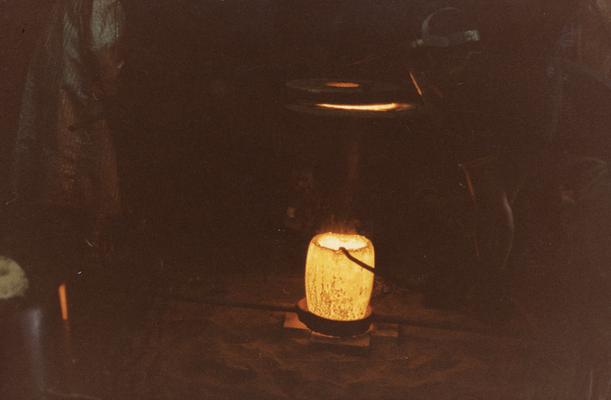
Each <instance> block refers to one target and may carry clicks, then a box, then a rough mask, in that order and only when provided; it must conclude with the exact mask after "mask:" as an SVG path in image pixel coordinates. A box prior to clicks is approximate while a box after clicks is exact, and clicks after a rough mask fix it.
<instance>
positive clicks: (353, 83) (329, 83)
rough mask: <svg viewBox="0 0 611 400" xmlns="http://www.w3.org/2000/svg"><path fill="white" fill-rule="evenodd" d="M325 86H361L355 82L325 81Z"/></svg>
mask: <svg viewBox="0 0 611 400" xmlns="http://www.w3.org/2000/svg"><path fill="white" fill-rule="evenodd" d="M325 86H328V87H332V88H341V89H356V88H359V87H361V85H360V84H358V83H356V82H327V83H325Z"/></svg>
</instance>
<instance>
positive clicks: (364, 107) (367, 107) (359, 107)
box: [316, 103, 412, 112]
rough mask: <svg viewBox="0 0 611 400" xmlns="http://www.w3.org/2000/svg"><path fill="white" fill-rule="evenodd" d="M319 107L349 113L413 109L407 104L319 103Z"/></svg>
mask: <svg viewBox="0 0 611 400" xmlns="http://www.w3.org/2000/svg"><path fill="white" fill-rule="evenodd" d="M316 106H317V107H320V108H330V109H333V110H347V111H373V112H388V111H400V110H407V109H410V108H412V106H411V105H409V104H407V103H379V104H331V103H318V104H316Z"/></svg>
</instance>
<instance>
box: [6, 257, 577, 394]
mask: <svg viewBox="0 0 611 400" xmlns="http://www.w3.org/2000/svg"><path fill="white" fill-rule="evenodd" d="M222 253H223V251H219V254H222ZM227 254H231V251H229V250H227ZM221 259H223V260H225V261H220V260H221ZM121 262H123V263H124V264H125V263H128V261H125V260H123V261H117V263H118V264H119V265H120V264H121ZM270 262H273V263H276V264H278V265H274V266H271V267H270V266H269V265H268V266H267V267H266V268H261V269H258V268H254V266H256V265H257V263H254V264H253V268H248V265H241V266H240V265H235V264H239V263H244V261H243V260H239V257H237V256H236V257H234V258H232V257H227V259H225V258H222V257H208V258H206V259H191V260H182V261H180V260H164V261H163V263H161V262H160V264H159V265H158V266H151V265H144V266H143V265H139V266H133V265H132V266H131V267H130V266H129V265H120V266H116V267H115V268H114V269H113V271H112V273H99V274H98V275H97V276H95V274H94V275H93V277H92V278H91V279H80V280H79V279H76V280H74V282H72V283H71V284H69V286H68V293H69V295H68V299H69V305H70V318H69V320H68V321H61V320H60V318H59V309H58V305H57V303H56V302H55V301H54V300H52V299H50V300H49V301H48V302H47V303H46V304H44V305H43V306H40V307H30V308H25V309H22V310H20V311H16V312H13V313H9V316H8V318H6V319H5V320H6V321H7V325H6V326H7V327H8V329H4V328H3V333H2V334H0V338H2V340H3V342H2V343H3V353H0V354H2V357H3V360H2V364H4V367H0V372H1V373H2V374H3V376H2V380H1V381H0V383H3V384H5V385H4V386H3V387H4V389H2V390H3V391H4V392H2V391H0V394H1V395H0V398H2V399H7V400H8V399H11V400H20V399H30V398H33V399H68V398H72V399H104V400H110V399H112V400H119V399H145V400H148V399H151V400H154V399H159V400H161V399H312V398H318V399H342V398H349V399H407V398H409V399H451V400H455V399H456V400H458V399H464V400H466V399H486V400H488V399H525V400H526V399H529V400H530V399H563V398H567V397H566V396H568V393H569V391H570V385H572V383H573V382H574V380H573V374H574V372H575V371H574V366H575V364H576V363H575V353H574V351H573V350H571V347H570V346H567V344H566V343H567V341H569V340H570V339H569V338H570V335H569V334H568V332H567V331H564V332H562V333H561V334H559V333H558V326H560V325H558V320H554V321H552V320H553V319H554V318H553V317H552V316H550V317H549V321H547V320H544V319H541V318H540V317H537V318H535V315H538V314H537V312H536V309H535V308H536V307H531V308H526V307H519V312H518V313H517V314H516V317H515V318H514V319H513V320H512V321H509V322H508V323H506V324H502V325H501V326H496V327H491V326H488V325H487V324H484V323H482V322H478V321H476V320H474V319H472V318H469V317H467V316H465V315H461V314H460V313H457V312H448V311H439V310H433V309H427V308H426V307H424V306H423V304H422V296H420V295H419V294H418V293H417V292H415V291H410V290H407V289H401V288H395V289H394V291H392V292H391V293H389V294H386V295H382V296H380V297H378V298H376V299H375V301H374V303H375V304H374V306H375V310H376V313H378V314H379V315H384V316H385V317H387V318H392V319H394V320H396V321H398V322H401V323H400V326H399V330H400V337H399V338H398V340H374V341H372V344H371V347H370V348H369V350H368V351H367V352H356V353H355V352H351V351H344V350H343V349H338V348H333V347H331V348H329V347H321V346H316V345H314V344H313V343H310V342H309V341H308V340H307V339H304V338H303V337H296V336H294V335H291V334H290V332H287V331H286V330H285V329H283V328H282V324H283V319H284V313H283V312H282V311H278V310H281V309H282V308H283V307H291V306H292V305H293V304H294V303H295V301H296V300H298V299H299V298H301V297H302V296H303V278H302V271H301V267H300V266H298V265H296V263H297V260H288V259H283V260H274V259H272V260H270ZM282 262H284V263H287V264H291V265H279V263H282ZM227 263H229V264H232V263H233V264H234V265H233V266H231V265H229V266H228V264H227ZM136 264H137V262H136ZM146 270H151V271H152V270H155V271H156V272H155V273H154V274H146ZM244 271H246V272H244ZM144 276H146V277H147V278H141V277H144ZM534 290H536V288H532V287H531V288H530V289H523V291H522V294H521V296H522V298H523V299H524V298H528V297H529V296H532V295H533V293H534V292H532V291H534ZM529 291H530V292H529ZM517 298H518V302H519V298H520V296H517ZM525 310H528V312H526V311H525ZM539 315H540V313H539ZM560 324H561V323H560ZM2 335H3V336H2ZM5 360H7V362H6V363H5Z"/></svg>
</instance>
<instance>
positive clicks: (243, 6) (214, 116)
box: [0, 0, 561, 218]
mask: <svg viewBox="0 0 611 400" xmlns="http://www.w3.org/2000/svg"><path fill="white" fill-rule="evenodd" d="M52 3H53V2H52V1H49V0H41V1H36V2H35V1H33V0H20V1H16V0H7V1H4V2H2V3H0V18H1V22H2V31H1V32H0V71H1V73H2V78H1V79H0V146H1V149H0V188H1V189H2V192H3V193H6V187H7V180H8V175H7V171H8V167H9V164H10V152H11V149H12V144H13V140H14V134H15V129H16V123H17V117H18V112H19V106H20V95H21V91H22V88H23V83H24V77H25V73H26V69H27V64H28V61H29V59H30V57H31V54H32V51H33V48H34V45H35V41H36V38H37V37H38V35H39V33H40V29H41V27H42V26H43V24H44V21H45V17H46V15H47V14H48V10H49V8H50V6H51V4H52ZM443 3H445V2H440V1H421V0H418V1H407V0H384V1H370V0H350V1H346V0H343V1H322V0H321V1H312V0H307V1H306V0H291V1H282V0H276V1H271V0H227V1H193V0H173V1H161V0H160V1H152V0H141V1H135V0H134V1H131V0H130V1H127V0H126V1H125V4H126V7H127V8H128V10H129V13H130V14H129V19H128V29H129V34H130V37H131V38H130V46H129V49H130V51H129V56H128V64H127V68H126V72H125V76H124V77H123V78H124V79H123V84H122V92H121V96H120V100H119V101H120V103H122V104H121V109H122V110H123V111H122V112H123V114H121V111H119V125H121V126H122V128H121V129H123V130H124V131H125V135H124V136H123V137H124V138H128V139H126V141H125V142H123V143H120V144H119V145H120V146H121V148H124V149H128V150H129V151H128V153H127V156H126V157H124V158H126V159H129V160H134V159H139V160H138V162H140V165H139V167H138V168H135V169H131V170H130V172H129V178H128V179H131V180H132V181H133V182H134V183H135V184H141V183H142V182H149V183H148V189H150V191H148V192H147V191H146V190H145V191H139V193H138V194H139V195H140V196H141V197H143V198H144V200H143V199H141V201H144V202H147V203H150V201H147V200H146V199H147V198H150V196H152V195H156V196H157V195H158V196H160V198H161V201H159V202H157V203H158V205H159V207H161V208H163V209H166V210H167V209H169V208H174V209H180V210H182V209H185V208H186V209H198V208H202V205H204V208H206V207H209V209H211V210H212V209H214V205H213V204H210V201H211V200H210V199H211V198H212V199H215V200H214V201H213V202H215V203H216V204H217V205H222V206H223V207H224V208H225V209H226V213H225V217H223V218H228V217H230V216H231V215H233V212H232V211H231V210H234V209H235V208H234V207H232V205H234V204H243V203H245V201H244V199H245V196H246V195H251V194H252V193H255V194H256V196H255V197H249V201H250V200H252V202H251V204H250V205H251V206H252V207H254V208H255V210H252V209H251V210H250V211H248V212H250V213H251V214H252V212H254V213H255V214H257V213H258V214H260V213H263V212H267V211H262V209H264V208H266V207H268V206H269V205H270V204H272V203H275V204H273V207H275V208H277V209H279V210H282V204H283V199H282V198H281V196H282V193H276V192H274V190H278V188H279V187H280V186H281V185H282V182H281V180H282V178H283V176H281V175H282V174H279V173H278V171H279V170H280V172H285V171H283V167H286V164H284V165H283V164H282V163H283V162H284V161H286V160H282V150H283V146H284V147H286V146H290V145H291V144H290V143H288V142H287V140H286V139H285V136H286V135H285V133H286V132H287V131H288V130H290V129H289V128H287V126H288V125H287V124H286V119H284V118H283V114H282V99H281V96H280V94H279V93H280V92H281V88H282V84H283V82H284V81H285V80H286V79H291V78H303V77H320V76H342V77H365V78H373V79H389V80H407V78H408V77H407V74H406V67H405V66H406V65H407V64H409V62H410V60H409V59H407V58H406V56H405V54H404V52H403V51H402V46H403V45H404V44H405V43H408V42H409V41H410V40H412V39H413V38H415V37H417V36H418V35H419V27H420V23H421V21H422V19H423V18H424V17H425V16H426V15H427V14H428V12H429V11H430V10H431V9H434V8H435V7H437V6H439V5H440V4H443ZM448 3H451V4H455V5H458V6H461V7H464V8H466V9H467V10H469V12H470V14H472V16H473V18H474V21H475V24H476V25H478V27H479V28H480V29H481V30H482V35H483V37H484V38H485V39H486V43H487V45H488V46H489V47H490V48H493V49H495V51H498V52H501V53H502V52H503V51H505V52H506V53H512V54H514V55H515V56H514V59H516V58H517V60H518V63H517V64H516V65H518V66H519V68H521V70H522V72H524V71H526V72H527V73H528V68H533V64H532V63H531V62H530V59H529V57H530V55H532V54H533V53H536V52H537V51H538V50H539V49H540V47H538V46H537V45H536V44H537V43H542V42H544V37H545V35H546V30H545V26H544V24H542V23H541V21H543V20H545V19H546V18H549V15H550V13H549V9H548V12H547V13H544V12H543V8H542V7H543V6H545V5H546V4H547V3H548V2H545V1H540V2H531V1H522V0H519V1H518V0H515V1H509V0H505V1H495V2H490V1H474V0H462V1H450V2H448ZM560 3H561V2H554V4H560ZM550 4H551V3H550ZM556 7H557V6H556ZM525 44H527V45H528V46H530V48H531V50H530V53H529V50H528V49H524V45H525ZM528 46H526V47H528ZM532 49H534V50H532ZM529 54H530V55H529ZM372 55H373V56H378V57H380V58H379V60H380V61H378V62H375V63H373V64H371V65H368V66H367V67H363V68H361V67H357V68H354V67H350V65H351V64H353V63H354V62H356V61H358V60H361V59H363V58H365V57H368V56H372ZM521 56H524V58H523V59H520V57H521ZM516 81H519V78H516ZM513 84H514V82H511V81H507V83H506V85H507V86H508V87H510V86H512V85H513ZM533 90H536V89H534V88H533ZM520 96H521V97H522V98H527V99H528V98H530V99H532V98H537V96H530V94H527V93H521V94H520ZM539 99H540V98H539ZM289 142H290V141H289ZM276 156H279V159H277V160H275V159H273V158H274V157H276ZM284 169H286V168H284ZM160 188H163V190H160ZM183 194H186V195H183ZM211 194H213V196H211ZM279 196H280V197H279ZM223 207H221V208H223ZM268 211H269V210H268ZM237 218H239V217H237Z"/></svg>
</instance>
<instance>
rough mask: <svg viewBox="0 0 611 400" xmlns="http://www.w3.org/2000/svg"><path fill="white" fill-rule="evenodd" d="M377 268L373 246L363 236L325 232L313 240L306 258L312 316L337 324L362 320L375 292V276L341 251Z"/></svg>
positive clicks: (307, 289) (306, 280)
mask: <svg viewBox="0 0 611 400" xmlns="http://www.w3.org/2000/svg"><path fill="white" fill-rule="evenodd" d="M341 247H343V248H345V249H347V250H348V251H349V252H350V254H351V255H352V256H354V257H355V258H357V259H359V260H361V261H362V262H364V263H366V264H368V265H370V266H372V267H374V263H375V254H374V249H373V244H372V243H371V241H369V239H367V238H366V237H364V236H360V235H351V234H339V233H331V232H329V233H323V234H320V235H317V236H315V237H314V238H313V239H312V240H311V241H310V246H309V248H308V255H307V258H306V273H305V286H306V300H307V304H308V309H309V311H310V312H311V313H313V314H315V315H318V316H319V317H323V318H327V319H332V320H336V321H354V320H358V319H362V318H364V317H365V315H366V313H367V306H368V305H369V300H370V298H371V292H372V290H373V274H372V273H371V272H369V271H367V270H365V269H363V268H362V267H360V266H359V265H357V264H355V263H354V262H353V261H351V260H350V259H348V258H347V257H346V255H345V254H344V253H343V252H342V251H341V250H340V248H341Z"/></svg>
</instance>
